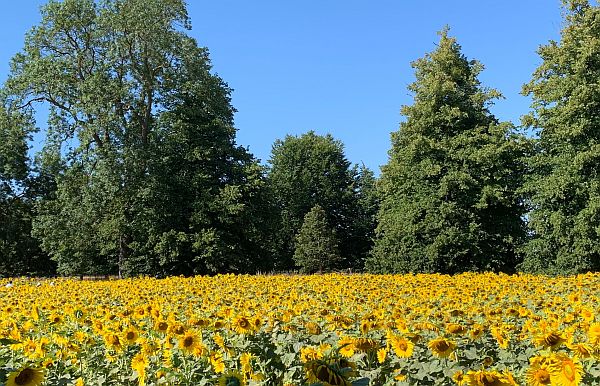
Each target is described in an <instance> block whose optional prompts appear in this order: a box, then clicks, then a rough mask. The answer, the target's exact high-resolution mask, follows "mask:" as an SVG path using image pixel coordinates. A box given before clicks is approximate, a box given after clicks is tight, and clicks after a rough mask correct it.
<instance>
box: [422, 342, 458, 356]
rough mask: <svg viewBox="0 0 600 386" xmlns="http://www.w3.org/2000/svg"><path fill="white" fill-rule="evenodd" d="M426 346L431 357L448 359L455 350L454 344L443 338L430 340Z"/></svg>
mask: <svg viewBox="0 0 600 386" xmlns="http://www.w3.org/2000/svg"><path fill="white" fill-rule="evenodd" d="M427 346H429V349H430V350H431V352H432V354H433V355H435V356H437V357H440V358H447V357H449V356H450V354H452V353H453V352H454V349H456V343H454V342H453V341H451V340H448V339H446V338H443V337H439V338H435V339H433V340H431V341H430V342H429V343H428V344H427Z"/></svg>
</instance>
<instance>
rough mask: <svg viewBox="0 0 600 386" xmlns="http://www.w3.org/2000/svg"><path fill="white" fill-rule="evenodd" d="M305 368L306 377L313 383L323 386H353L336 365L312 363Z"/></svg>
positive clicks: (319, 362) (320, 362)
mask: <svg viewBox="0 0 600 386" xmlns="http://www.w3.org/2000/svg"><path fill="white" fill-rule="evenodd" d="M305 368H306V376H307V378H308V381H309V382H311V383H319V384H322V385H323V386H352V383H351V382H350V381H349V380H348V379H347V378H346V375H345V374H342V372H341V371H340V369H339V366H338V365H336V364H335V363H327V362H324V361H311V362H308V363H307V364H306V365H305Z"/></svg>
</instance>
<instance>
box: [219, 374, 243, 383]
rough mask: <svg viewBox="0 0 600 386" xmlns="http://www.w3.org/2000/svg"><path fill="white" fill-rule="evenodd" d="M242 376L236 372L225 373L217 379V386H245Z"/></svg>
mask: <svg viewBox="0 0 600 386" xmlns="http://www.w3.org/2000/svg"><path fill="white" fill-rule="evenodd" d="M245 385H246V381H245V380H244V376H243V375H242V374H240V373H238V372H237V371H230V372H227V373H225V374H223V375H221V377H219V386H245Z"/></svg>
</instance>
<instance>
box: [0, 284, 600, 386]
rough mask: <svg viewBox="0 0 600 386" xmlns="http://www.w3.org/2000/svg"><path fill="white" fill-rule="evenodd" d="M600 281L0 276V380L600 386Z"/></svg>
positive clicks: (25, 384) (22, 385)
mask: <svg viewBox="0 0 600 386" xmlns="http://www.w3.org/2000/svg"><path fill="white" fill-rule="evenodd" d="M599 288H600V274H585V275H579V276H571V277H556V278H551V277H546V276H534V275H515V276H508V275H502V274H500V275H497V274H462V275H458V276H445V275H388V276H383V275H382V276H377V275H342V274H328V275H314V276H284V275H281V276H235V275H220V276H215V277H193V278H182V277H173V278H167V279H153V278H137V279H126V280H112V281H80V280H71V279H57V280H52V281H51V280H40V281H38V280H35V279H14V280H12V281H10V282H9V281H8V280H4V281H0V312H1V315H2V317H1V319H0V323H1V324H0V384H3V385H7V386H15V385H18V386H38V385H77V386H81V385H132V386H133V385H219V386H239V385H275V386H279V385H281V386H288V385H321V386H359V385H363V386H367V385H381V386H386V385H481V386H483V385H495V386H502V385H532V386H541V385H598V384H600V320H599V319H600V317H599V312H600V302H599V294H600V293H599Z"/></svg>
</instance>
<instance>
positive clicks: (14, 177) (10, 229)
mask: <svg viewBox="0 0 600 386" xmlns="http://www.w3.org/2000/svg"><path fill="white" fill-rule="evenodd" d="M3 102H4V103H2V104H0V277H6V276H17V275H26V274H29V275H44V274H48V273H51V272H52V271H53V265H52V264H51V263H50V261H49V259H48V256H47V255H46V254H44V253H42V251H41V250H40V247H39V243H38V241H37V240H35V239H34V238H32V237H31V221H32V217H33V215H34V210H33V205H34V200H35V199H36V193H37V189H36V187H37V185H36V183H37V181H36V180H35V179H34V178H33V175H32V174H31V171H30V166H29V159H28V156H27V150H28V147H27V141H28V140H29V137H30V134H31V133H32V132H33V131H34V128H33V125H32V120H31V117H30V115H29V114H28V113H27V112H20V111H13V110H10V109H7V107H9V106H10V101H9V100H6V101H3Z"/></svg>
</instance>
